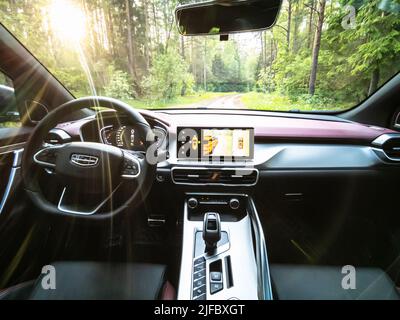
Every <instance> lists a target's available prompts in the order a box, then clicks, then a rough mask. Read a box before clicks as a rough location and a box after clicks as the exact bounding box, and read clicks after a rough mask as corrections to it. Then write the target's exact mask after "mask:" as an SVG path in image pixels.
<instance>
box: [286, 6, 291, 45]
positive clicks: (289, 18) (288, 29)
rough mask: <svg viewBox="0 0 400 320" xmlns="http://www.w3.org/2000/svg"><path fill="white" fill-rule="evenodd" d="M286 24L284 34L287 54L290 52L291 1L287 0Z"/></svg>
mask: <svg viewBox="0 0 400 320" xmlns="http://www.w3.org/2000/svg"><path fill="white" fill-rule="evenodd" d="M288 3H289V7H288V23H287V33H286V42H287V52H289V51H290V29H291V27H292V0H288Z"/></svg>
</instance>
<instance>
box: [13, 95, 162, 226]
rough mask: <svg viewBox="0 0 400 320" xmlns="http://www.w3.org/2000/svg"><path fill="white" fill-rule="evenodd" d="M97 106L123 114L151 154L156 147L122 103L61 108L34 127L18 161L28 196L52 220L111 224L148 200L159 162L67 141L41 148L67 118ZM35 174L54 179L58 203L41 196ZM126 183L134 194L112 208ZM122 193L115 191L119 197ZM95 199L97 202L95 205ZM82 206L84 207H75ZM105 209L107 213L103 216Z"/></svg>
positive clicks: (98, 101) (102, 100) (90, 100)
mask: <svg viewBox="0 0 400 320" xmlns="http://www.w3.org/2000/svg"><path fill="white" fill-rule="evenodd" d="M99 106H101V107H106V108H109V109H113V110H115V111H117V112H119V113H123V114H124V115H125V116H126V117H127V121H129V122H130V123H131V124H132V125H133V126H134V127H135V134H138V135H139V136H140V137H141V138H142V140H143V141H144V146H145V150H151V149H150V146H152V145H153V144H154V143H155V136H154V134H153V131H152V129H151V127H150V125H149V124H148V123H147V121H146V120H145V119H144V118H143V116H142V115H141V114H140V113H139V112H138V111H136V110H135V109H134V108H132V107H131V106H129V105H128V104H126V103H124V102H121V101H119V100H116V99H112V98H106V97H86V98H80V99H76V100H72V101H69V102H67V103H65V104H62V105H61V106H59V107H57V108H56V109H54V110H53V111H52V112H50V113H49V114H48V115H47V116H46V117H45V118H43V119H42V120H41V121H40V122H39V123H38V124H37V126H36V127H35V128H34V130H33V132H32V134H31V136H30V138H29V140H28V142H27V143H26V145H25V150H24V153H23V156H22V162H21V170H22V179H23V184H24V187H25V190H26V192H27V195H28V197H29V198H30V200H31V201H32V202H33V204H34V205H35V206H36V207H37V208H39V209H40V210H42V211H45V212H47V213H51V214H55V215H63V216H74V217H76V216H81V217H86V218H91V219H109V218H111V217H113V216H115V215H117V214H119V213H121V212H122V211H124V210H125V209H126V208H127V207H135V206H138V205H139V204H141V203H142V202H143V201H144V199H145V198H146V196H147V195H148V193H149V191H150V189H151V186H152V184H153V181H154V177H155V173H156V167H157V162H156V161H147V159H146V158H147V157H146V155H144V154H143V153H141V152H132V151H127V150H123V149H120V148H117V147H115V146H111V145H106V144H102V143H93V142H71V143H66V144H62V145H54V146H52V145H46V144H43V141H44V140H45V138H46V135H47V134H48V132H49V131H50V130H51V129H53V128H54V127H56V126H57V125H58V124H59V123H60V122H61V121H62V119H64V118H65V116H66V115H68V114H71V113H72V112H76V111H78V110H80V109H84V108H88V107H99ZM100 120H101V119H100ZM152 150H154V148H152ZM38 169H39V170H41V171H43V169H45V170H47V171H48V172H51V173H52V174H54V175H55V177H56V178H57V179H58V183H59V184H60V185H61V186H62V188H61V189H62V191H60V192H61V194H60V195H59V200H58V203H57V204H54V203H53V201H49V200H47V199H46V197H45V196H44V194H43V190H42V189H41V186H40V183H39V179H38V174H37V173H38ZM124 183H127V184H128V185H129V186H130V187H135V188H134V189H135V190H134V191H132V190H129V192H128V193H127V194H128V195H125V193H124V192H121V194H124V195H125V196H124V197H122V198H124V199H122V200H121V199H119V200H120V201H119V202H118V203H119V205H118V207H116V208H114V205H115V203H114V201H113V199H114V196H117V190H119V189H120V188H121V185H123V184H124ZM50 188H52V186H50ZM82 191H84V192H83V197H82ZM79 194H80V195H79ZM121 194H120V193H119V192H118V196H119V198H121ZM92 196H93V199H96V201H97V203H95V205H93V204H91V205H90V206H88V204H87V203H86V202H88V201H86V200H87V199H89V198H90V199H92V198H91V197H92ZM74 198H75V201H76V199H77V198H79V199H81V200H79V201H78V202H79V203H78V204H76V203H74ZM98 198H99V199H101V201H100V200H97V199H98ZM125 198H127V199H125ZM68 199H69V200H68ZM96 201H94V202H96ZM80 205H82V207H79V206H80ZM106 205H107V210H105V211H102V210H103V208H104V207H106ZM108 205H109V207H108Z"/></svg>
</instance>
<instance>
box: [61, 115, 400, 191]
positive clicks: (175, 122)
mask: <svg viewBox="0 0 400 320" xmlns="http://www.w3.org/2000/svg"><path fill="white" fill-rule="evenodd" d="M141 113H142V115H143V116H144V117H145V119H146V120H147V121H148V123H149V124H150V126H151V127H152V128H153V131H154V133H155V134H156V139H157V146H158V148H161V149H163V150H165V151H166V153H165V154H166V155H167V157H166V159H165V160H164V161H162V162H160V163H159V164H158V171H159V172H160V174H162V175H165V179H166V180H171V179H169V178H168V177H170V176H173V177H172V180H173V182H174V180H175V181H177V179H178V178H179V179H181V180H182V179H188V177H189V178H190V179H194V178H196V179H201V180H202V182H203V181H206V182H207V183H208V180H207V179H209V177H208V175H210V176H211V177H213V176H219V177H222V178H224V179H228V178H226V177H225V176H227V175H230V176H232V177H234V178H235V179H236V180H238V179H239V178H240V179H242V180H245V178H244V175H243V174H240V175H237V174H231V172H230V171H229V170H231V169H232V168H238V167H248V168H251V169H250V170H248V173H250V175H253V176H252V179H253V180H251V179H250V178H248V181H246V185H252V184H254V183H255V182H256V181H257V179H258V177H259V178H260V179H261V178H262V177H263V175H265V174H271V173H272V171H277V170H278V171H279V170H313V171H314V172H315V170H327V169H330V170H331V169H336V170H341V169H345V170H348V169H367V170H369V169H372V168H377V167H384V168H387V167H388V166H389V167H390V166H393V165H394V166H397V165H399V164H400V155H399V157H398V160H399V161H397V160H396V161H391V160H390V159H388V158H387V157H386V156H385V153H384V151H382V150H384V149H385V148H388V147H390V146H389V145H388V146H387V147H386V145H387V143H386V144H384V145H379V144H376V143H377V142H376V141H377V139H378V137H385V136H388V135H389V138H390V137H391V136H390V135H393V134H394V132H393V131H391V130H388V129H385V128H378V127H371V126H367V125H362V124H359V123H354V122H350V121H346V120H343V119H340V118H338V117H335V116H319V117H316V116H314V118H307V117H306V116H303V117H299V116H297V117H295V116H290V115H284V116H283V115H281V116H280V115H270V114H266V113H263V112H254V111H248V112H244V111H237V112H235V111H212V110H200V111H199V110H193V111H192V110H162V111H149V110H142V111H141ZM62 129H63V130H64V131H67V132H68V133H69V134H70V135H71V136H77V135H78V136H79V138H80V140H81V141H86V142H98V143H104V144H108V145H112V146H116V147H119V148H123V149H126V150H132V151H140V152H144V151H145V150H144V139H143V137H140V136H139V134H138V132H139V130H136V128H135V126H134V125H132V124H130V123H129V121H128V120H127V119H126V118H124V116H122V115H118V114H117V113H115V112H113V113H109V114H102V115H101V118H100V119H99V118H96V117H91V118H86V119H82V120H79V121H77V122H75V123H72V124H69V125H64V126H63V127H62ZM396 139H397V138H396ZM399 139H400V138H399ZM392 140H393V138H392ZM392 140H390V139H389V141H392ZM385 141H386V140H385ZM395 142H396V143H397V140H395ZM399 144H400V141H399ZM396 146H397V144H396ZM193 168H194V169H196V170H197V171H199V170H201V171H199V172H197V171H196V172H194V173H193V172H192V171H193ZM210 168H213V170H214V169H215V170H217V169H218V170H220V171H219V172H214V171H215V170H214V171H213V172H208V171H205V170H208V169H210ZM174 175H175V176H176V179H175V177H174ZM232 177H229V178H232ZM222 178H221V179H220V183H222V182H221V181H222ZM235 179H234V180H235ZM236 180H235V181H234V184H235V185H237V184H238V181H236ZM185 183H186V182H185ZM223 183H224V184H226V182H225V181H224V182H223ZM228 183H229V181H228Z"/></svg>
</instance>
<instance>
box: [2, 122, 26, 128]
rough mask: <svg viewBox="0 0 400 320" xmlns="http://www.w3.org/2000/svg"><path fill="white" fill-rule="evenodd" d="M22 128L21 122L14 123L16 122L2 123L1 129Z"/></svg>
mask: <svg viewBox="0 0 400 320" xmlns="http://www.w3.org/2000/svg"><path fill="white" fill-rule="evenodd" d="M20 126H21V122H19V121H18V122H14V121H8V122H1V123H0V128H18V127H20Z"/></svg>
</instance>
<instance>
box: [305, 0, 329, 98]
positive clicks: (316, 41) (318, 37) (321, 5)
mask: <svg viewBox="0 0 400 320" xmlns="http://www.w3.org/2000/svg"><path fill="white" fill-rule="evenodd" d="M325 5H326V0H319V9H318V24H317V30H316V31H315V39H314V48H313V54H312V63H311V73H310V84H309V89H308V92H309V94H310V95H314V93H315V83H316V81H317V70H318V57H319V51H320V48H321V36H322V27H323V25H324V17H325Z"/></svg>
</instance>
